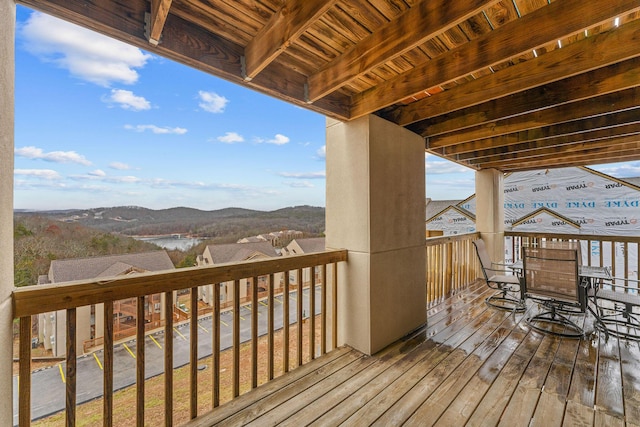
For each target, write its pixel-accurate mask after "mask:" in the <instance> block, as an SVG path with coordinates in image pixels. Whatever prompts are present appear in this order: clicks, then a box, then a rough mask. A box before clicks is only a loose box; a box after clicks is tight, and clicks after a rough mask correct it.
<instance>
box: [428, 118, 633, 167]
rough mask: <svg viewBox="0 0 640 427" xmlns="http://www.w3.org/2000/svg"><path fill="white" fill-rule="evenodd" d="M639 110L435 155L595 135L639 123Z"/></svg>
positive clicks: (456, 147)
mask: <svg viewBox="0 0 640 427" xmlns="http://www.w3.org/2000/svg"><path fill="white" fill-rule="evenodd" d="M639 111H640V106H639V108H636V109H633V110H626V111H622V112H619V113H615V114H611V115H607V116H600V117H594V118H589V119H583V120H575V121H573V122H568V123H560V124H556V125H551V126H545V127H541V128H536V129H530V130H526V131H522V132H516V133H512V134H507V135H501V136H497V137H494V138H486V139H481V140H477V141H472V142H464V143H462V144H458V145H453V146H449V147H442V148H441V149H439V150H434V152H437V153H440V154H441V155H444V156H446V157H449V156H460V155H462V154H463V153H472V152H477V151H483V150H487V149H501V150H503V151H505V149H506V148H507V147H511V146H515V145H518V144H523V143H526V142H532V141H538V140H545V139H551V138H558V137H563V136H570V135H580V134H582V133H585V132H589V131H595V130H599V129H608V128H614V127H617V126H622V125H625V124H636V123H640V113H639Z"/></svg>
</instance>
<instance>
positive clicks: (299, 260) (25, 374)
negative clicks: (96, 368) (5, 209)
mask: <svg viewBox="0 0 640 427" xmlns="http://www.w3.org/2000/svg"><path fill="white" fill-rule="evenodd" d="M346 260H347V251H346V250H338V251H327V252H322V253H314V254H308V255H297V256H291V257H279V258H272V259H267V260H259V261H248V262H241V263H234V264H220V265H215V266H210V267H193V268H186V269H180V270H175V271H174V270H171V271H165V272H159V273H142V274H139V275H131V276H125V277H116V278H113V279H109V280H105V279H100V280H91V281H82V282H69V283H63V284H56V285H44V286H37V287H35V286H34V287H27V288H19V289H16V290H15V291H14V294H13V314H14V318H19V319H20V346H19V352H20V354H19V360H20V367H19V387H18V388H19V390H18V393H19V394H18V396H19V398H18V399H19V405H18V406H19V408H18V410H19V414H18V419H19V425H20V426H28V425H30V423H31V338H32V336H31V335H32V329H31V325H32V323H31V316H34V315H38V314H41V313H48V312H54V311H57V310H65V311H66V319H67V324H66V372H65V373H66V381H65V382H66V383H65V387H66V405H65V406H66V407H65V411H66V412H65V420H66V425H67V426H73V425H75V421H76V386H77V384H76V380H77V374H76V362H77V358H76V357H77V354H76V349H77V346H76V340H77V337H76V309H77V308H79V307H83V306H88V305H93V304H104V338H103V341H104V356H103V357H104V361H103V363H102V365H103V425H105V426H110V425H112V424H113V403H114V402H113V391H114V367H113V362H114V331H113V329H114V328H113V326H114V309H113V308H114V303H115V302H116V301H119V300H123V299H127V298H136V299H137V319H144V304H145V296H147V295H152V294H157V293H162V294H164V312H165V313H173V301H174V300H173V293H174V291H178V290H182V289H190V302H191V304H190V306H191V307H197V306H198V287H199V286H205V285H209V284H219V283H223V282H229V281H233V283H234V289H233V304H232V305H233V308H232V309H231V311H232V313H233V328H232V341H233V346H232V350H231V351H232V352H233V357H232V361H233V362H232V365H233V366H232V395H233V397H237V396H238V395H239V394H240V391H241V387H240V376H241V372H240V346H241V339H240V338H241V336H240V318H241V315H240V307H241V306H240V303H241V301H240V280H241V279H245V278H252V279H253V283H257V279H258V277H261V276H267V277H268V278H269V287H268V292H267V297H266V300H264V301H260V300H259V299H258V289H257V287H256V286H253V287H252V289H251V297H250V306H251V308H250V310H251V328H250V329H251V344H250V345H251V364H250V365H251V367H250V372H251V386H250V387H251V388H255V387H257V385H258V382H259V380H258V363H259V359H258V356H259V355H258V306H259V303H261V304H263V305H265V304H266V306H267V310H268V311H267V313H268V314H267V316H268V319H267V333H266V338H267V351H266V353H267V354H266V355H265V354H261V355H260V360H263V359H264V358H266V359H267V363H268V367H267V377H268V378H266V379H264V378H263V379H261V381H262V380H271V379H273V378H274V375H275V374H274V372H275V371H276V370H278V371H280V372H287V371H288V370H289V369H290V368H291V367H292V366H298V365H301V364H302V363H303V362H304V360H303V347H304V346H305V343H303V328H304V329H305V330H307V336H308V342H307V343H306V349H304V352H305V353H306V354H307V358H308V359H313V358H315V357H317V356H318V355H319V354H324V353H326V352H327V351H328V350H330V349H333V348H335V347H336V344H337V319H336V316H337V300H336V295H337V283H338V282H337V279H338V278H337V263H338V262H343V261H346ZM316 267H318V269H319V270H320V274H319V279H316V275H315V274H310V281H311V283H310V288H309V291H308V294H309V295H308V304H307V305H306V307H305V306H303V298H302V295H301V294H302V292H300V290H298V293H297V294H296V296H295V297H294V296H293V295H290V289H289V272H295V274H296V277H297V283H302V277H303V270H304V269H309V268H316ZM328 267H329V268H328ZM277 273H285V274H284V275H283V276H284V289H283V292H282V295H281V301H280V300H279V301H278V302H281V303H282V308H283V312H282V317H283V328H282V335H283V340H282V343H283V344H282V345H283V348H281V349H279V350H278V352H280V350H281V352H282V357H281V358H280V359H279V360H278V359H277V358H276V357H274V353H275V352H276V349H275V348H274V347H275V345H274V335H275V331H274V305H275V295H274V287H275V286H274V274H277ZM318 288H319V289H318ZM213 289H214V301H213V307H212V331H211V342H212V355H211V357H212V362H211V363H212V365H213V368H212V369H211V372H212V378H211V383H212V390H210V391H209V392H210V393H211V395H212V402H211V405H210V407H217V406H218V405H219V404H220V394H221V390H220V377H221V367H220V359H221V357H220V355H221V350H220V340H221V327H220V322H221V320H220V314H221V309H220V286H217V285H214V286H213ZM317 290H319V293H320V301H319V306H320V309H319V310H318V309H316V307H317V304H316V301H315V300H316V296H315V294H316V292H315V291H317ZM291 298H295V300H296V308H295V311H294V315H292V316H290V314H289V309H290V307H291V308H292V309H293V305H292V304H291V302H290V299H291ZM197 316H198V310H191V318H190V319H189V322H188V323H189V328H190V345H189V363H188V365H189V374H188V376H189V384H190V386H189V416H190V418H192V419H193V418H195V417H197V416H198V394H199V391H198V380H197V379H198V360H199V355H198V322H197V321H196V320H197ZM194 317H195V318H194ZM173 319H174V318H173V316H171V315H166V316H165V322H164V337H165V343H164V424H165V425H166V426H171V425H173V422H174V418H173V414H174V400H173V399H174V398H173V396H174V387H173V380H174V375H173V369H174V355H173V347H174V346H173V331H174V320H173ZM303 319H304V320H303ZM290 321H295V324H296V325H295V330H296V331H297V344H295V347H297V348H296V350H295V352H294V355H295V356H297V357H295V356H294V357H293V358H292V360H291V361H290V356H289V353H290V351H292V350H293V349H292V348H290V345H289V338H290V337H289V327H287V325H289V324H290V323H294V322H290ZM316 322H319V325H318V326H319V331H318V332H316V328H317V324H316ZM136 324H137V327H136V338H135V339H136V350H135V359H136V368H135V369H136V406H135V407H136V409H135V411H136V424H137V425H139V426H142V425H144V423H145V345H144V343H145V338H146V335H147V332H146V331H145V322H144V321H140V322H137V323H136ZM318 344H319V345H318ZM132 355H133V353H132ZM276 362H278V363H281V364H282V366H280V367H278V369H276V366H275V365H276ZM60 370H61V372H62V368H60Z"/></svg>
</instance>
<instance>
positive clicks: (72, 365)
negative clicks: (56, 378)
mask: <svg viewBox="0 0 640 427" xmlns="http://www.w3.org/2000/svg"><path fill="white" fill-rule="evenodd" d="M76 361H77V360H76V309H75V308H69V309H67V379H66V381H67V382H66V384H67V392H66V403H67V405H66V414H65V423H66V425H67V427H71V426H75V425H76Z"/></svg>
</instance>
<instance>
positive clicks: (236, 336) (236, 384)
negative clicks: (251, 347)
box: [233, 279, 240, 397]
mask: <svg viewBox="0 0 640 427" xmlns="http://www.w3.org/2000/svg"><path fill="white" fill-rule="evenodd" d="M239 395H240V280H237V279H236V280H234V281H233V397H238V396H239Z"/></svg>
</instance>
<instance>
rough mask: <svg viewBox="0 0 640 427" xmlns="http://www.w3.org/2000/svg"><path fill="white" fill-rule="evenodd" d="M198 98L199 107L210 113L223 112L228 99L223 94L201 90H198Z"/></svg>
mask: <svg viewBox="0 0 640 427" xmlns="http://www.w3.org/2000/svg"><path fill="white" fill-rule="evenodd" d="M198 98H200V103H199V104H198V105H199V106H200V108H202V109H203V110H204V111H208V112H210V113H223V112H224V109H225V107H226V106H227V104H228V103H229V100H228V99H227V98H225V97H224V96H220V95H218V94H217V93H215V92H205V91H204V90H201V91H199V92H198Z"/></svg>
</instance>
